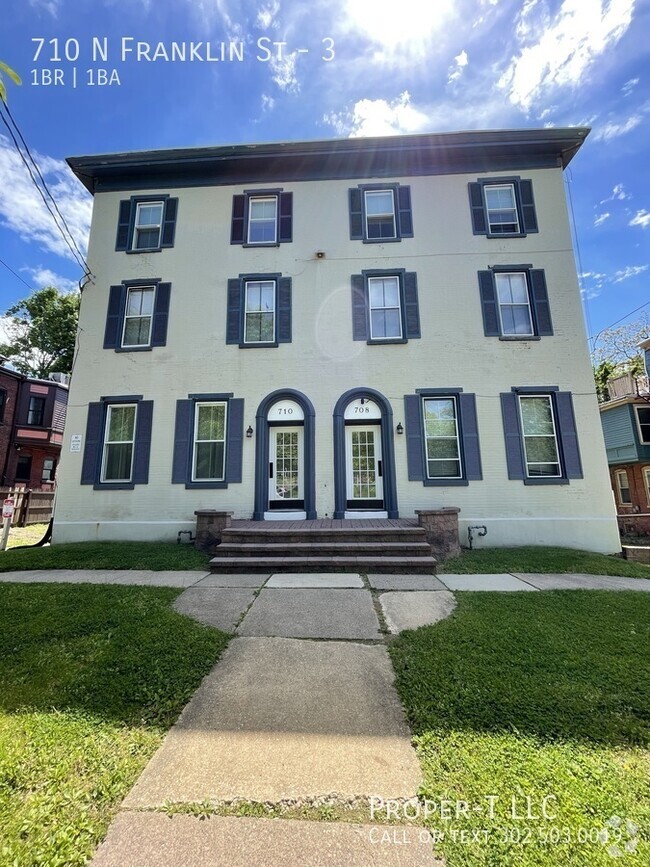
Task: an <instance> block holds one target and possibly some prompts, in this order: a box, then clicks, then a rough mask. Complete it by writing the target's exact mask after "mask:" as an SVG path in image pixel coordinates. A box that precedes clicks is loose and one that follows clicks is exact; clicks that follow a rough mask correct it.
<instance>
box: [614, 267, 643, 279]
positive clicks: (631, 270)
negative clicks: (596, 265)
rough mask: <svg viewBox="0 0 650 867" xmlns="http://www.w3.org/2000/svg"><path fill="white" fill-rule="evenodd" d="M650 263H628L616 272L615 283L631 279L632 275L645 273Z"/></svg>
mask: <svg viewBox="0 0 650 867" xmlns="http://www.w3.org/2000/svg"><path fill="white" fill-rule="evenodd" d="M648 268H650V265H626V267H625V268H623V269H622V270H621V271H617V272H616V273H615V274H614V283H622V282H623V280H629V278H630V277H636V276H637V274H643V272H644V271H647V270H648Z"/></svg>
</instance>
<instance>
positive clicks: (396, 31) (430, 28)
mask: <svg viewBox="0 0 650 867" xmlns="http://www.w3.org/2000/svg"><path fill="white" fill-rule="evenodd" d="M345 8H346V13H347V17H348V20H349V23H350V25H351V26H352V27H353V28H354V29H355V30H359V31H361V32H362V33H364V34H365V35H366V36H367V37H368V38H369V39H371V40H372V41H373V42H378V43H381V45H382V46H383V47H384V48H387V49H389V48H390V47H391V46H393V45H398V44H400V45H402V47H403V46H404V43H406V42H421V41H424V40H426V39H428V37H430V36H431V34H432V33H434V32H435V31H436V30H438V29H439V28H440V27H441V26H442V25H443V23H444V22H445V20H446V19H447V18H448V16H449V15H450V13H451V12H452V10H453V0H428V2H427V0H400V2H398V3H396V2H394V0H347V2H346V7H345Z"/></svg>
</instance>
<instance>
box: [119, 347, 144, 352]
mask: <svg viewBox="0 0 650 867" xmlns="http://www.w3.org/2000/svg"><path fill="white" fill-rule="evenodd" d="M151 349H152V347H151V346H116V347H115V352H151Z"/></svg>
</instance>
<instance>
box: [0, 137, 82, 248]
mask: <svg viewBox="0 0 650 867" xmlns="http://www.w3.org/2000/svg"><path fill="white" fill-rule="evenodd" d="M33 156H34V159H35V160H36V162H37V163H38V165H39V167H40V170H41V173H42V174H43V176H44V177H45V180H46V181H47V184H48V187H49V188H50V191H51V192H52V195H53V196H54V199H55V201H56V203H57V205H58V207H59V210H60V211H61V213H62V214H63V216H64V217H65V220H66V222H67V224H68V226H69V227H70V231H71V232H72V235H73V237H74V239H75V241H76V242H77V245H78V247H79V249H80V250H81V252H82V253H84V254H85V249H86V244H87V241H88V232H89V230H90V216H91V211H92V198H91V196H90V195H89V194H88V193H87V192H86V190H85V189H84V188H83V187H82V186H81V184H80V183H79V181H78V180H77V179H76V178H75V177H74V175H73V174H72V173H71V172H70V170H69V169H68V167H67V166H66V164H65V163H64V162H61V161H59V160H54V159H52V158H51V157H48V156H43V155H41V154H38V153H34V154H33ZM0 220H1V221H2V225H4V226H6V227H7V228H9V229H11V230H13V231H14V232H16V233H17V234H18V235H20V237H21V238H22V239H23V240H24V241H33V242H34V243H36V244H38V245H39V247H41V249H43V250H48V251H49V252H51V253H56V254H57V255H58V256H62V257H63V258H66V259H72V260H73V261H74V257H73V255H72V253H71V251H70V250H69V248H68V246H67V244H66V243H65V241H64V240H63V237H62V235H61V232H60V231H59V230H58V229H57V226H56V223H55V222H54V219H53V218H52V216H51V214H50V213H49V211H48V210H47V208H46V207H45V205H44V203H43V200H42V199H41V197H40V195H39V193H38V190H37V189H36V187H35V186H34V184H33V183H32V181H31V179H30V177H29V175H28V174H27V169H26V168H25V166H24V165H23V163H22V162H21V160H20V157H19V156H18V154H17V152H16V150H15V148H14V146H13V144H11V143H10V141H9V139H7V138H6V137H5V136H2V135H0Z"/></svg>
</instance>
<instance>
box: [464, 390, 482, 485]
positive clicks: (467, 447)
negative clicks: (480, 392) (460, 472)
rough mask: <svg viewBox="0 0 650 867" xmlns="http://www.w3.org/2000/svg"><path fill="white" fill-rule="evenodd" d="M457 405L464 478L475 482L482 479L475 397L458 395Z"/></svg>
mask: <svg viewBox="0 0 650 867" xmlns="http://www.w3.org/2000/svg"><path fill="white" fill-rule="evenodd" d="M458 403H459V410H460V429H461V434H462V437H463V456H464V458H465V478H466V479H467V480H468V481H469V482H475V481H478V480H479V479H482V478H483V470H482V468H481V449H480V446H479V439H478V419H477V417H476V395H475V394H459V395H458Z"/></svg>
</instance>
